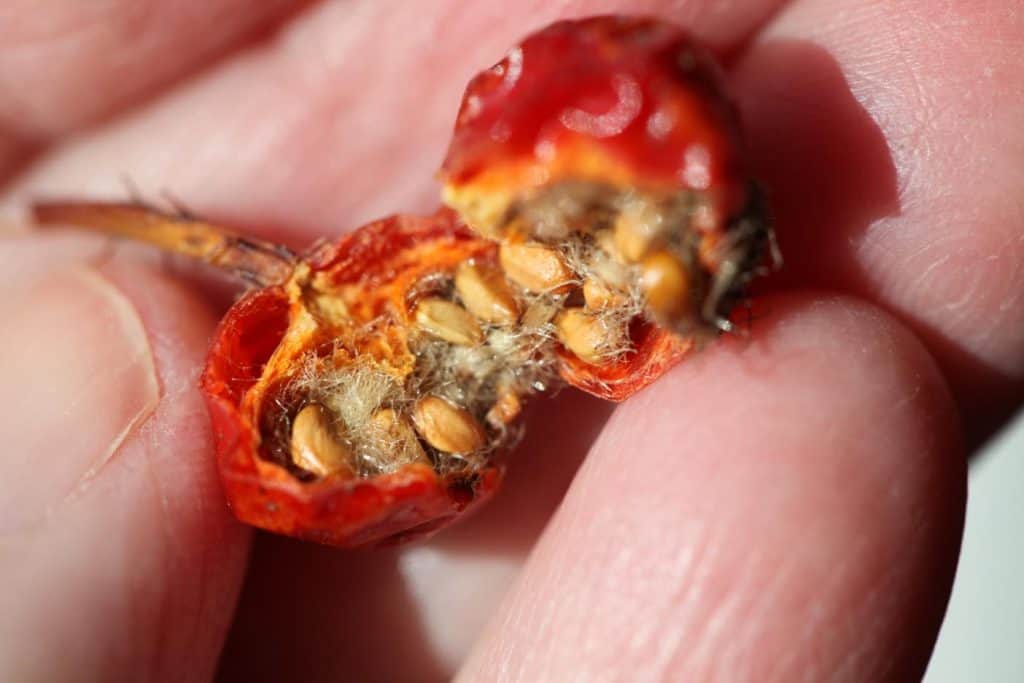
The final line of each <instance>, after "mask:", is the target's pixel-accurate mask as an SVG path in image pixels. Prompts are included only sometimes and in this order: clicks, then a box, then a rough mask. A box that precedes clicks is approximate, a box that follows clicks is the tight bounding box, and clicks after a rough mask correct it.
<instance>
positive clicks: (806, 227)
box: [735, 0, 1024, 444]
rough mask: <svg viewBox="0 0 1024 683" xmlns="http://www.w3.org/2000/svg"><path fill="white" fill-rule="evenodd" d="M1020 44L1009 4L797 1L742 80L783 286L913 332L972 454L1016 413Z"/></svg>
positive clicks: (1021, 308)
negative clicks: (883, 315) (826, 294)
mask: <svg viewBox="0 0 1024 683" xmlns="http://www.w3.org/2000/svg"><path fill="white" fill-rule="evenodd" d="M951 26H953V27H955V29H952V30H951V29H950V27H951ZM1022 40H1024V16H1022V15H1021V14H1020V13H1019V12H1014V11H1012V10H1011V8H1010V6H1009V5H1008V4H1006V3H999V2H977V3H952V4H946V5H942V6H939V7H937V6H936V5H935V3H932V2H893V1H889V0H878V1H873V2H869V3H860V4H858V6H857V9H856V11H855V12H851V13H849V14H847V15H845V17H844V20H843V21H836V20H835V3H832V2H827V1H824V0H801V1H800V2H796V3H793V4H792V5H791V6H789V7H788V8H787V10H786V11H785V12H783V13H781V14H780V15H779V16H778V17H777V18H776V19H775V20H774V21H773V22H772V23H771V24H769V26H768V27H767V28H766V30H765V32H764V33H762V34H761V35H760V36H759V38H758V40H757V42H756V43H755V44H754V45H753V46H752V47H751V48H750V50H749V51H748V52H747V54H746V55H745V57H744V58H743V59H742V60H741V62H740V63H739V65H738V67H737V69H736V74H735V83H736V86H737V92H738V93H739V94H740V96H741V101H742V104H743V109H744V114H745V120H746V122H747V124H748V126H747V128H748V132H749V139H750V141H751V145H752V148H753V153H754V156H755V160H756V161H757V170H758V175H759V177H761V178H763V180H764V181H765V182H766V184H767V186H768V191H769V195H770V197H771V205H772V208H773V210H774V212H775V213H776V218H777V222H778V229H779V230H778V232H779V239H780V241H781V246H782V251H783V253H784V254H785V259H786V267H785V271H784V272H785V274H786V275H785V277H786V280H787V281H788V282H800V283H805V284H806V283H810V284H816V285H820V286H825V287H829V288H840V289H844V290H846V291H851V292H855V293H857V294H859V295H860V296H863V297H866V298H868V299H870V300H873V301H876V302H878V303H880V304H881V305H882V306H883V307H885V308H886V309H888V310H890V311H892V312H894V313H896V314H897V315H898V316H899V317H900V318H901V319H902V320H904V321H905V322H907V323H908V324H909V325H910V326H911V328H912V329H913V330H914V331H915V332H916V333H917V334H918V335H920V336H921V338H922V339H923V340H924V341H925V343H926V344H927V345H928V348H929V350H930V351H931V352H932V353H933V354H934V355H935V357H936V359H937V360H938V361H939V365H940V367H941V368H942V370H943V371H944V373H945V374H946V376H947V378H948V379H949V381H950V384H951V385H952V388H953V392H954V395H955V397H956V399H957V404H958V406H959V408H960V411H961V413H962V414H963V416H964V420H965V425H966V428H967V431H968V436H969V440H970V441H971V442H972V443H975V444H976V443H977V442H978V441H980V440H981V439H983V438H984V437H985V436H986V435H987V434H989V433H990V432H991V431H992V430H993V429H994V428H995V427H997V426H998V425H999V424H1001V423H1002V422H1003V421H1004V420H1005V418H1006V417H1007V416H1008V415H1009V414H1011V413H1012V412H1013V411H1014V410H1015V409H1016V407H1017V406H1019V405H1020V401H1021V399H1022V397H1024V269H1021V268H1020V263H1021V262H1022V261H1024V239H1022V238H1021V235H1022V233H1021V229H1020V224H1021V212H1020V202H1019V197H1020V196H1021V195H1022V194H1024V170H1022V169H1024V164H1022V163H1021V161H1022V156H1021V152H1020V150H1021V149H1022V148H1024V130H1022V129H1021V126H1019V125H1018V119H1019V112H1020V111H1021V108H1022V107H1024V73H1022V72H1021V70H1020V68H1019V61H1020V60H1019V55H1018V50H1017V48H1016V46H1017V45H1019V44H1020V43H1021V41H1022Z"/></svg>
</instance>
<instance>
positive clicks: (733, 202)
mask: <svg viewBox="0 0 1024 683" xmlns="http://www.w3.org/2000/svg"><path fill="white" fill-rule="evenodd" d="M574 143H582V144H585V145H587V146H589V147H591V148H595V149H599V150H601V151H602V152H603V153H606V154H608V155H609V156H610V157H611V158H612V159H613V160H616V161H619V162H621V163H622V164H623V165H624V167H626V168H628V169H629V170H630V172H631V173H633V174H634V177H633V181H634V182H635V184H637V185H641V186H643V185H661V186H666V187H669V188H677V187H683V188H690V189H693V190H699V191H710V192H712V193H713V194H715V195H717V196H718V197H719V198H720V201H721V202H723V204H722V205H721V206H720V208H721V209H723V212H722V213H723V215H728V214H731V213H733V212H734V210H735V209H736V208H737V207H738V202H740V201H741V198H742V196H743V194H744V191H745V190H744V188H743V181H744V178H745V177H746V174H745V172H744V169H743V165H742V158H741V156H740V154H741V148H742V146H741V140H740V135H739V126H738V120H737V114H736V112H735V110H734V108H733V106H732V105H731V104H730V102H729V99H728V98H727V97H725V96H724V95H723V88H722V84H721V77H720V74H719V70H718V68H717V66H716V65H715V63H714V61H713V59H712V58H711V57H710V55H708V54H707V52H706V51H705V50H704V49H703V48H702V47H700V46H699V45H697V44H695V43H694V41H693V40H692V39H691V38H690V36H689V35H688V34H687V33H686V32H685V31H683V30H682V29H681V28H679V27H676V26H674V25H673V24H670V23H666V22H664V21H659V20H656V19H647V18H631V17H611V16H603V17H594V18H590V19H585V20H581V21H562V22H558V23H555V24H552V25H551V26H549V27H548V28H545V29H543V30H541V31H539V32H537V33H535V34H533V35H531V36H529V37H528V38H526V39H525V40H524V41H523V42H522V43H521V44H520V45H519V46H518V47H516V48H513V49H512V50H511V51H510V52H509V53H508V55H507V56H506V57H505V59H503V60H502V61H501V62H500V63H498V64H497V65H496V66H494V67H493V68H491V69H489V70H487V71H484V72H482V73H480V74H479V75H478V76H476V78H474V79H473V81H472V82H471V83H470V85H469V87H468V88H467V90H466V94H465V96H464V98H463V101H462V106H461V108H460V110H459V116H458V119H457V122H456V126H455V132H454V136H453V138H452V142H451V146H450V147H449V151H448V155H447V158H446V159H445V161H444V165H443V168H442V175H443V177H444V178H445V179H446V181H448V182H450V183H453V184H455V185H464V184H468V183H471V182H472V181H473V180H474V179H475V178H476V177H477V176H479V175H480V174H481V173H483V172H485V171H491V170H493V169H494V168H495V167H496V166H497V165H499V164H501V163H502V162H509V163H515V162H517V161H523V160H527V161H536V162H540V163H543V164H550V165H555V164H556V163H557V159H556V157H557V155H558V154H559V153H560V152H561V151H562V150H570V149H573V148H574ZM576 170H577V174H576V175H577V179H579V174H580V172H584V171H583V169H576ZM599 179H600V178H599ZM540 182H544V179H543V176H541V180H540Z"/></svg>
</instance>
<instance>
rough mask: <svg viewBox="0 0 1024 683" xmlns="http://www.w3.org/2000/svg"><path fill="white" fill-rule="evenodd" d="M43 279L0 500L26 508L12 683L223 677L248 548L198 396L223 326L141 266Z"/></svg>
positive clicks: (13, 560)
mask: <svg viewBox="0 0 1024 683" xmlns="http://www.w3.org/2000/svg"><path fill="white" fill-rule="evenodd" d="M46 254H47V251H46V240H45V239H41V240H39V242H38V249H36V250H34V251H30V252H28V253H23V254H21V256H22V257H24V258H29V259H38V260H41V261H45V259H46ZM36 275H37V276H38V277H36V278H34V281H35V284H33V285H32V286H31V287H29V288H28V289H27V290H26V289H16V291H14V292H13V293H12V299H18V301H17V304H16V305H15V306H14V307H13V313H16V314H17V315H12V316H11V317H8V318H6V320H8V322H10V323H11V327H9V328H8V330H9V332H8V334H5V335H4V338H3V342H2V343H3V344H4V345H5V349H4V351H5V361H4V362H5V363H12V362H13V363H14V364H15V365H16V366H18V367H16V368H7V369H10V370H11V371H12V372H13V373H14V374H15V375H16V376H17V378H18V380H19V381H18V382H17V383H16V384H15V385H14V386H13V387H12V386H10V385H5V387H4V390H5V391H6V392H7V395H5V397H4V406H5V411H7V413H8V415H7V418H5V421H4V423H3V424H4V429H3V436H4V437H5V441H6V442H8V443H9V444H18V449H17V451H16V452H14V453H13V456H16V457H9V458H7V459H6V460H5V466H6V467H8V468H10V467H17V468H18V469H17V471H16V472H13V471H12V472H6V476H5V477H4V478H3V481H2V482H0V488H2V489H3V495H4V497H5V499H9V498H10V496H14V495H17V496H18V500H22V499H23V504H22V505H19V506H18V508H19V509H20V513H19V514H20V518H19V519H18V520H17V522H18V523H17V524H14V525H8V526H7V527H6V528H5V529H4V530H3V531H4V533H3V536H2V541H3V546H4V553H3V555H2V557H0V571H2V573H3V576H4V577H5V586H6V590H5V596H4V598H3V606H2V608H0V615H2V616H0V631H2V632H3V633H4V638H3V639H4V642H5V649H7V650H8V651H10V652H16V653H17V656H16V657H12V658H11V659H9V660H7V661H5V662H4V667H5V669H4V671H5V675H4V676H3V677H4V678H7V679H10V680H27V679H33V680H36V679H40V680H42V679H45V680H61V679H65V678H68V677H74V678H82V677H84V678H90V679H91V678H95V679H102V680H116V679H119V678H121V677H123V676H124V673H125V671H126V670H131V671H133V672H136V673H138V675H139V676H140V677H143V678H144V677H146V676H150V677H156V678H185V679H193V678H203V677H208V676H209V675H211V674H212V671H213V668H214V666H215V663H216V658H217V654H218V652H219V648H220V646H221V644H222V642H223V638H224V633H225V631H226V628H227V624H228V620H229V618H230V614H231V610H232V608H233V605H234V600H235V596H236V594H237V591H238V587H239V584H240V581H241V576H242V571H243V569H244V562H245V555H246V549H247V543H248V534H247V532H246V531H244V530H243V529H242V528H241V526H240V525H238V524H237V522H235V521H234V520H233V519H231V517H230V514H229V512H228V511H227V508H226V506H225V505H224V503H223V498H222V494H221V493H220V490H219V485H218V482H217V477H216V471H215V468H214V466H213V463H212V459H211V453H212V446H211V438H210V433H209V428H208V425H207V418H206V415H205V410H204V408H203V406H202V402H201V400H200V397H199V395H198V391H197V390H196V380H197V377H198V370H199V367H200V364H201V359H202V357H203V355H204V352H205V348H206V345H207V337H208V335H209V333H210V330H211V328H212V324H213V317H212V315H211V313H210V311H208V310H206V309H205V307H204V306H203V305H202V304H201V303H200V302H199V301H198V299H197V297H196V296H195V294H194V293H192V292H189V291H188V290H187V288H186V287H184V286H182V285H179V284H176V283H174V282H172V281H171V280H170V279H169V278H167V277H165V276H163V275H161V274H160V273H159V272H158V271H157V270H153V269H152V268H150V267H146V266H144V265H141V264H138V263H134V262H132V261H131V260H129V259H122V258H118V257H115V258H114V259H113V260H112V261H110V262H107V263H105V264H103V265H100V266H86V265H79V266H75V267H73V268H72V269H71V270H65V269H57V270H54V271H51V272H47V271H46V270H45V268H42V267H40V268H38V269H36ZM22 297H23V298H22ZM4 374H5V378H6V377H9V376H11V375H10V374H9V373H7V372H6V371H5V373H4ZM18 416H20V417H18ZM8 418H11V419H8ZM13 418H17V419H13ZM17 439H20V441H16V440H17ZM29 513H31V514H29ZM55 652H60V656H59V657H58V656H54V653H55ZM6 674H9V675H6Z"/></svg>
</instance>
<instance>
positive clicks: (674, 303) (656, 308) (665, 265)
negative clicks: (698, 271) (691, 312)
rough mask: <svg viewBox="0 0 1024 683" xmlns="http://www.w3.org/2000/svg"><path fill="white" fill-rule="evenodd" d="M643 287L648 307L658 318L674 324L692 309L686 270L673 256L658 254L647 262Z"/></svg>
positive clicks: (653, 255) (652, 255)
mask: <svg viewBox="0 0 1024 683" xmlns="http://www.w3.org/2000/svg"><path fill="white" fill-rule="evenodd" d="M640 286H641V288H642V289H643V292H644V296H645V297H646V299H647V306H648V308H650V309H651V311H652V312H654V314H655V315H658V316H661V317H663V318H667V319H669V320H675V319H677V318H679V317H681V316H682V315H683V314H684V313H685V312H686V311H687V309H688V307H689V303H690V302H689V301H688V296H687V295H688V293H689V281H688V278H687V276H686V269H685V268H684V267H683V264H682V263H680V261H679V259H677V258H676V257H675V256H673V255H672V254H670V253H668V252H666V251H659V252H655V253H653V254H651V255H650V256H648V257H647V258H646V259H644V262H643V264H641V266H640Z"/></svg>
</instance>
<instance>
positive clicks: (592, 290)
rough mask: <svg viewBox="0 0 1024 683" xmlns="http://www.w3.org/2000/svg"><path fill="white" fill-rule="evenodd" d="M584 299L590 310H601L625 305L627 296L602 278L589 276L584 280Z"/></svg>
mask: <svg viewBox="0 0 1024 683" xmlns="http://www.w3.org/2000/svg"><path fill="white" fill-rule="evenodd" d="M583 301H584V302H586V304H587V308H589V309H590V310H592V311H600V310H602V309H605V308H614V307H615V306H622V305H624V304H625V303H626V296H625V295H624V294H623V293H622V292H619V291H616V290H614V289H612V288H611V287H609V286H608V285H607V284H606V283H604V282H602V281H600V280H597V279H595V278H588V279H586V280H585V281H584V282H583Z"/></svg>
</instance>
